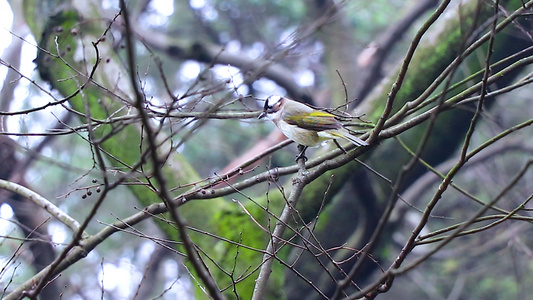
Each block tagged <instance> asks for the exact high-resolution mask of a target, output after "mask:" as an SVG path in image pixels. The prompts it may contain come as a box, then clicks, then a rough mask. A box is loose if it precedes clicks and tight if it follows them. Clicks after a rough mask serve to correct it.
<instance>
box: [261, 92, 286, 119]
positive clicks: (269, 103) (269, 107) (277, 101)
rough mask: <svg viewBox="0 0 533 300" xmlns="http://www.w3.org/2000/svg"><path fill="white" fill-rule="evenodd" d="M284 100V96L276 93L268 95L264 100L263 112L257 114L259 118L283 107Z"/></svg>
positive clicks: (270, 114)
mask: <svg viewBox="0 0 533 300" xmlns="http://www.w3.org/2000/svg"><path fill="white" fill-rule="evenodd" d="M284 102H285V98H284V97H282V96H278V95H273V96H270V97H268V98H267V99H266V100H265V105H264V106H263V112H262V113H261V114H260V115H259V117H258V118H259V119H261V118H264V117H268V116H272V115H273V114H275V113H277V112H278V111H280V110H281V108H282V107H283V103H284Z"/></svg>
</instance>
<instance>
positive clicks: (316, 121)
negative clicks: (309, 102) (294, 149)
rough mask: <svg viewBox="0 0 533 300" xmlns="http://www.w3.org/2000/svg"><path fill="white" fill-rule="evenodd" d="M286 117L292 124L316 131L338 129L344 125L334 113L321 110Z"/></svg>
mask: <svg viewBox="0 0 533 300" xmlns="http://www.w3.org/2000/svg"><path fill="white" fill-rule="evenodd" d="M284 119H285V120H286V122H287V123H289V124H290V125H295V126H298V127H300V128H304V129H308V130H314V131H323V130H328V129H338V128H341V127H342V125H341V123H340V122H339V121H337V119H335V116H334V115H332V114H330V113H327V112H324V111H319V110H313V111H311V112H307V113H301V114H293V115H289V116H284Z"/></svg>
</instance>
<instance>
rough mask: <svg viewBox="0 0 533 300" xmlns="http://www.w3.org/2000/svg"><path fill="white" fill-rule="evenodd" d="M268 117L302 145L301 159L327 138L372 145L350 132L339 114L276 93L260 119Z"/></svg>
mask: <svg viewBox="0 0 533 300" xmlns="http://www.w3.org/2000/svg"><path fill="white" fill-rule="evenodd" d="M264 117H267V118H268V119H270V120H271V121H272V122H273V123H274V124H275V125H276V126H277V127H278V128H279V129H280V130H281V132H283V134H284V135H285V136H286V137H287V138H289V139H291V140H293V141H294V142H296V143H298V144H299V145H301V147H299V148H300V149H301V151H300V153H299V154H298V155H297V156H296V160H297V161H298V159H300V158H303V159H304V160H307V158H306V157H305V150H307V148H308V147H315V146H318V145H320V144H321V143H322V142H324V141H327V140H334V141H335V143H336V144H337V145H338V146H339V144H338V142H337V141H336V140H337V139H344V140H347V141H349V142H351V143H352V144H354V145H356V146H367V145H368V143H367V142H365V141H363V140H361V139H360V138H358V137H356V136H354V135H353V134H351V133H350V132H348V130H347V129H346V128H344V126H343V124H342V123H341V122H340V121H339V120H338V119H337V117H336V116H335V115H333V114H330V113H328V112H325V111H322V110H318V109H314V108H312V107H310V106H308V105H306V104H304V103H301V102H298V101H295V100H292V99H289V98H287V97H284V96H279V95H272V96H270V97H268V98H267V99H266V100H265V104H264V106H263V111H262V112H261V113H260V114H259V116H258V118H259V119H262V118H264ZM339 147H340V146H339ZM341 149H342V148H341Z"/></svg>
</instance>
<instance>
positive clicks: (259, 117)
mask: <svg viewBox="0 0 533 300" xmlns="http://www.w3.org/2000/svg"><path fill="white" fill-rule="evenodd" d="M266 115H267V113H266V111H264V112H262V113H260V114H259V116H258V117H257V118H258V119H262V118H264V117H265V116H266Z"/></svg>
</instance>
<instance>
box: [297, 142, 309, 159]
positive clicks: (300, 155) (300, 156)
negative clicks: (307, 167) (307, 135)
mask: <svg viewBox="0 0 533 300" xmlns="http://www.w3.org/2000/svg"><path fill="white" fill-rule="evenodd" d="M298 150H300V153H298V155H296V160H295V161H296V162H298V160H300V159H303V160H304V161H307V157H306V156H305V150H307V146H304V145H298Z"/></svg>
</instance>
